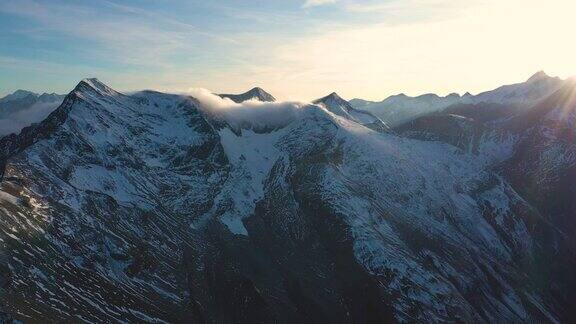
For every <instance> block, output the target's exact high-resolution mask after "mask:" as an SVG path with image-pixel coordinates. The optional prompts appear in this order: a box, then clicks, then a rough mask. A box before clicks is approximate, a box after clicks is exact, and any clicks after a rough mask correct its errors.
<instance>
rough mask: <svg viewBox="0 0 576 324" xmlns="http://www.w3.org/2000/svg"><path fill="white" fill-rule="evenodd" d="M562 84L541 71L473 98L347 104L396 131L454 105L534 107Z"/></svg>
mask: <svg viewBox="0 0 576 324" xmlns="http://www.w3.org/2000/svg"><path fill="white" fill-rule="evenodd" d="M563 82H564V81H563V80H562V79H560V78H557V77H550V76H548V75H547V74H546V73H544V72H542V71H540V72H537V73H536V74H534V75H533V76H531V77H530V78H529V79H528V80H527V81H526V82H522V83H517V84H512V85H505V86H502V87H499V88H497V89H494V90H490V91H486V92H483V93H480V94H478V95H475V96H473V95H471V94H470V93H466V94H464V95H463V96H460V95H458V94H456V93H453V94H450V95H448V96H446V97H440V96H438V95H435V94H425V95H421V96H418V97H410V96H407V95H404V94H399V95H394V96H390V97H388V98H386V99H385V100H383V101H381V102H371V101H366V100H362V99H352V100H350V103H351V105H352V106H353V107H355V108H359V109H363V110H366V111H369V112H372V113H374V114H375V115H376V116H378V117H380V118H381V119H382V120H383V121H385V122H386V123H388V124H389V125H391V126H392V127H395V126H399V125H401V124H402V123H406V122H408V121H411V120H413V119H414V118H417V117H420V116H424V115H427V114H430V113H434V112H437V111H441V110H443V109H446V108H448V107H450V106H454V105H470V104H474V105H490V104H493V105H501V106H505V107H509V109H515V108H517V107H519V106H529V105H533V104H535V103H536V102H538V101H539V100H542V99H544V98H546V97H547V96H549V95H551V94H552V93H554V92H555V91H556V90H558V89H560V87H562V84H563Z"/></svg>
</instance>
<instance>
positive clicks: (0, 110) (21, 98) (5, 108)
mask: <svg viewBox="0 0 576 324" xmlns="http://www.w3.org/2000/svg"><path fill="white" fill-rule="evenodd" d="M64 97H65V96H64V95H57V94H55V93H51V94H49V93H43V94H37V93H34V92H30V91H26V90H17V91H15V92H14V93H12V94H9V95H7V96H5V97H3V98H0V136H4V135H7V134H10V133H18V132H19V131H20V130H21V129H22V128H24V127H26V126H29V125H30V124H32V123H37V122H40V121H42V120H43V119H44V118H46V116H48V114H50V113H51V112H52V111H53V110H54V109H56V108H57V107H58V106H59V105H60V104H61V103H62V100H64Z"/></svg>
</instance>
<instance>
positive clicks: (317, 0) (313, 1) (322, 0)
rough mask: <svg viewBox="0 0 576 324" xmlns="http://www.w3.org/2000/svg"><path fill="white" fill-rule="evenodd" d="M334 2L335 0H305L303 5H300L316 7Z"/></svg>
mask: <svg viewBox="0 0 576 324" xmlns="http://www.w3.org/2000/svg"><path fill="white" fill-rule="evenodd" d="M335 2H336V0H306V2H305V3H304V5H302V7H303V8H310V7H317V6H323V5H326V4H330V3H335Z"/></svg>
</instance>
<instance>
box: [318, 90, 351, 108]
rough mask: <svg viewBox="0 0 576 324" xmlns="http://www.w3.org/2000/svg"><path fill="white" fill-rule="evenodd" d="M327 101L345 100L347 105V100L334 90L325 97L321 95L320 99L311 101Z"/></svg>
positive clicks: (339, 101)
mask: <svg viewBox="0 0 576 324" xmlns="http://www.w3.org/2000/svg"><path fill="white" fill-rule="evenodd" d="M327 101H332V102H338V103H343V102H345V103H346V105H348V101H346V100H344V99H342V97H340V96H339V95H338V94H337V93H336V92H332V93H331V94H329V95H327V96H325V97H322V98H320V99H316V100H314V101H313V103H326V102H327Z"/></svg>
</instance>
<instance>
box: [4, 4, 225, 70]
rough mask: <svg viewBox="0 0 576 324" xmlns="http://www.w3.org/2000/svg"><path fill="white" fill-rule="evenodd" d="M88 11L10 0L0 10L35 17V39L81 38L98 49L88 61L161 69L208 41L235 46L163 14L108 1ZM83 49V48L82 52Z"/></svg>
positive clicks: (91, 50)
mask: <svg viewBox="0 0 576 324" xmlns="http://www.w3.org/2000/svg"><path fill="white" fill-rule="evenodd" d="M102 3H104V5H103V6H99V7H98V8H95V7H87V6H81V5H71V4H64V3H60V2H50V3H48V2H37V1H33V0H18V1H13V0H7V1H3V2H2V3H1V4H0V12H4V13H8V14H12V15H17V16H21V17H25V18H29V19H33V20H34V21H36V22H37V23H39V24H41V25H42V26H43V29H42V31H39V30H38V29H35V30H33V31H32V33H33V35H32V36H36V37H38V35H42V34H49V33H60V34H62V35H69V36H74V37H79V38H80V39H82V40H84V41H88V42H93V43H94V45H96V47H95V46H90V47H89V48H86V49H85V53H84V54H85V55H86V56H87V57H96V58H98V59H104V60H105V59H107V58H109V59H110V60H113V61H114V62H116V63H125V64H136V65H144V66H158V67H162V68H165V67H167V66H170V65H172V62H173V60H171V58H172V57H173V55H174V54H175V53H184V52H186V51H190V52H192V51H194V50H197V49H198V48H199V47H200V46H201V44H206V43H207V42H227V43H234V41H233V40H232V39H230V38H227V37H224V36H220V35H216V34H211V33H208V32H206V31H203V30H202V29H200V28H196V27H195V26H193V25H191V24H188V23H183V22H179V21H177V20H175V19H171V18H169V17H165V16H163V15H161V14H158V13H155V12H152V11H147V10H142V9H139V8H135V7H130V6H126V5H119V4H116V3H113V2H110V1H106V2H102ZM78 50H79V51H82V50H83V49H82V48H78Z"/></svg>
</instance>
